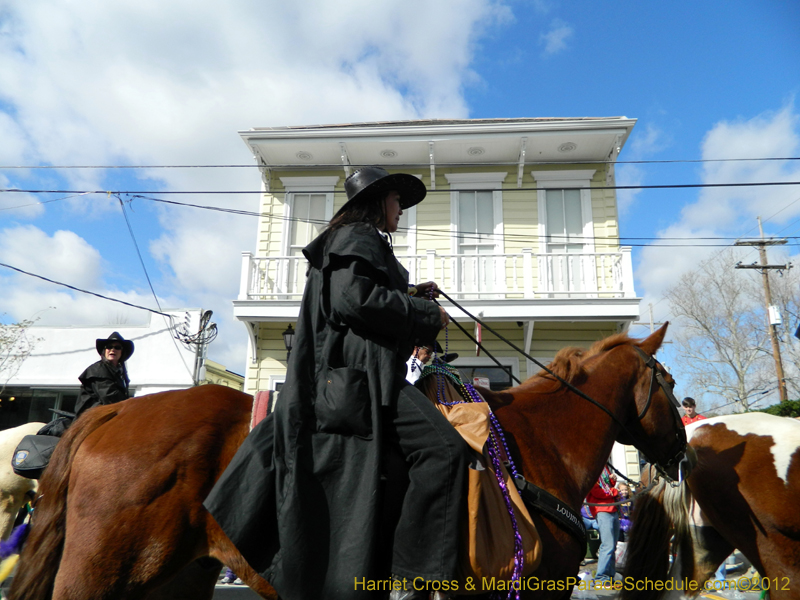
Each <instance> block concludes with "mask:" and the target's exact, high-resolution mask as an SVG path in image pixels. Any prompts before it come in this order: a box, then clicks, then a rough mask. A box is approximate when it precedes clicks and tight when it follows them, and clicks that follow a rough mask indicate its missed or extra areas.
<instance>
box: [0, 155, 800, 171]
mask: <svg viewBox="0 0 800 600" xmlns="http://www.w3.org/2000/svg"><path fill="white" fill-rule="evenodd" d="M790 160H800V157H798V156H785V157H781V156H762V157H745V158H677V159H664V160H610V159H609V160H558V161H552V160H548V161H525V163H524V164H525V166H533V165H561V164H570V165H576V164H577V165H609V164H610V165H663V164H695V163H718V162H761V161H790ZM298 166H302V165H297V164H270V165H260V164H255V163H253V164H246V165H238V164H227V165H214V164H211V165H27V166H26V165H0V169H253V168H258V169H261V168H264V167H267V168H269V169H292V168H295V169H296V168H297V167H298ZM314 166H315V167H319V168H324V169H342V168H344V167H350V168H361V167H369V166H372V163H370V164H352V163H351V164H347V165H344V164H342V163H315V165H314ZM436 166H437V167H486V166H489V167H490V166H508V167H518V166H519V161H492V162H489V161H486V162H437V163H436ZM391 167H392V168H394V167H417V168H423V167H424V168H428V167H430V163H402V164H397V165H391Z"/></svg>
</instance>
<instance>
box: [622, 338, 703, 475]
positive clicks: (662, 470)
mask: <svg viewBox="0 0 800 600" xmlns="http://www.w3.org/2000/svg"><path fill="white" fill-rule="evenodd" d="M634 348H635V349H636V351H637V352H638V353H639V354H640V355H641V357H642V359H644V364H645V366H646V367H648V368H649V369H650V370H651V372H652V374H651V377H650V387H649V389H648V392H647V401H646V402H645V405H644V408H642V412H640V413H639V414H638V415H637V419H638V420H639V422H641V421H642V419H644V416H645V415H646V414H647V412H648V411H649V410H650V405H651V404H652V401H653V391H654V388H655V384H656V383H658V385H659V387H660V388H661V391H663V392H664V395H665V396H666V397H667V399H668V400H669V407H670V409H671V410H670V414H671V415H672V418H673V420H674V422H675V425H676V428H677V430H678V431H677V433H676V434H675V437H676V438H677V440H678V445H679V447H678V451H677V452H676V453H675V454H674V455H673V456H672V457H671V458H670V459H669V460H667V462H666V463H665V464H661V463H660V462H658V461H655V462H652V461H651V462H652V464H653V465H654V466H655V468H656V470H657V471H658V472H659V474H660V475H661V476H662V477H664V478H665V479H666V480H667V481H668V482H670V483H672V482H674V481H675V480H674V479H672V477H670V476H669V475H668V474H667V469H669V468H670V467H673V466H675V465H678V482H680V481H683V479H684V475H685V474H686V475H688V470H689V461H688V460H687V458H686V445H687V440H686V429H685V428H684V427H683V421H682V420H681V415H680V413H679V412H678V408H679V407H680V403H679V402H678V399H677V398H676V397H675V394H673V393H672V387H671V386H670V385H669V384H668V383H667V380H666V379H664V375H663V374H662V373H661V371H660V370H659V369H658V365H659V363H658V361H657V360H656V358H655V357H654V356H651V355H650V354H647V353H646V352H645V351H644V350H642V349H641V348H639V347H638V346H634ZM648 460H650V457H648Z"/></svg>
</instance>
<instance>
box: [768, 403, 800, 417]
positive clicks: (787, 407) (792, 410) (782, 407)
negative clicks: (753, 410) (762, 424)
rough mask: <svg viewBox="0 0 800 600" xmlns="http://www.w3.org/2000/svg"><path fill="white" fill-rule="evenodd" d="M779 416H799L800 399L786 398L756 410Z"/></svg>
mask: <svg viewBox="0 0 800 600" xmlns="http://www.w3.org/2000/svg"><path fill="white" fill-rule="evenodd" d="M758 412H765V413H767V414H770V415H777V416H779V417H800V400H786V401H785V402H781V403H780V404H773V405H772V406H768V407H767V408H765V409H763V410H761V411H758Z"/></svg>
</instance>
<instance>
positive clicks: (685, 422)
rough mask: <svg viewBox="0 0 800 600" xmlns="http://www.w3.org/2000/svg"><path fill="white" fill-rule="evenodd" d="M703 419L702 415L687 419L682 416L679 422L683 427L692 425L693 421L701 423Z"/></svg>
mask: <svg viewBox="0 0 800 600" xmlns="http://www.w3.org/2000/svg"><path fill="white" fill-rule="evenodd" d="M703 419H705V417H704V416H703V415H695V416H694V417H687V416H686V415H683V416H682V417H681V421H683V425H684V427H685V426H686V425H688V424H689V423H694V422H695V421H702V420H703Z"/></svg>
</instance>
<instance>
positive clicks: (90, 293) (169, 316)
mask: <svg viewBox="0 0 800 600" xmlns="http://www.w3.org/2000/svg"><path fill="white" fill-rule="evenodd" d="M0 267H5V268H6V269H11V270H12V271H16V272H17V273H22V274H23V275H28V276H30V277H36V278H37V279H41V280H42V281H46V282H48V283H52V284H55V285H60V286H62V287H65V288H68V289H70V290H75V291H76V292H80V293H82V294H89V295H90V296H96V297H98V298H102V299H103V300H110V301H111V302H117V303H119V304H124V305H125V306H130V307H131V308H138V309H139V310H146V311H148V312H151V313H154V314H156V315H162V316H164V317H168V318H169V319H170V320H172V318H173V315H170V314H168V313H164V312H161V311H158V310H154V309H152V308H147V307H146V306H139V305H138V304H132V303H130V302H125V300H118V299H117V298H111V297H109V296H104V295H103V294H98V293H97V292H90V291H89V290H84V289H81V288H79V287H75V286H74V285H69V284H68V283H63V282H61V281H55V280H54V279H49V278H47V277H45V276H44V275H37V274H36V273H31V272H29V271H25V270H23V269H20V268H18V267H12V266H11V265H7V264H5V263H0Z"/></svg>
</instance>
